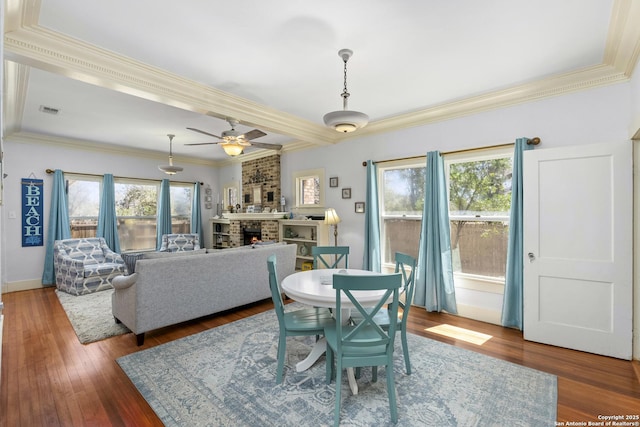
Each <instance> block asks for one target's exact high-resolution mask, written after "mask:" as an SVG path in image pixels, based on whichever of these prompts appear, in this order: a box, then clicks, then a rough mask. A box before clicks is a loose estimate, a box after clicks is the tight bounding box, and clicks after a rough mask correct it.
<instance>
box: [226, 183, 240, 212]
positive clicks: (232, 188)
mask: <svg viewBox="0 0 640 427" xmlns="http://www.w3.org/2000/svg"><path fill="white" fill-rule="evenodd" d="M223 191H224V193H223V194H224V197H223V199H224V201H223V203H224V207H225V209H229V207H230V206H232V207H235V206H236V205H237V204H238V203H240V201H239V200H238V183H237V182H230V183H228V184H225V186H224V190H223Z"/></svg>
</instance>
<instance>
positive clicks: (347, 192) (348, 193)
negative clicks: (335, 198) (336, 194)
mask: <svg viewBox="0 0 640 427" xmlns="http://www.w3.org/2000/svg"><path fill="white" fill-rule="evenodd" d="M342 198H343V199H350V198H351V188H350V187H349V188H343V189H342Z"/></svg>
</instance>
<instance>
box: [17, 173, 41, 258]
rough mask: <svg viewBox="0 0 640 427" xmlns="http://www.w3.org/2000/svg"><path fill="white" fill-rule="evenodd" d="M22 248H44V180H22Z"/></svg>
mask: <svg viewBox="0 0 640 427" xmlns="http://www.w3.org/2000/svg"><path fill="white" fill-rule="evenodd" d="M20 183H21V185H22V246H23V247H25V246H42V242H43V241H44V239H43V235H42V234H43V232H44V227H43V226H42V222H43V221H44V218H43V217H42V205H43V201H42V180H41V179H32V178H22V179H21V180H20Z"/></svg>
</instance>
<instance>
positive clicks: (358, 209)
mask: <svg viewBox="0 0 640 427" xmlns="http://www.w3.org/2000/svg"><path fill="white" fill-rule="evenodd" d="M356 213H364V202H356Z"/></svg>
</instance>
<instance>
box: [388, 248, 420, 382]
mask: <svg viewBox="0 0 640 427" xmlns="http://www.w3.org/2000/svg"><path fill="white" fill-rule="evenodd" d="M395 272H396V273H398V272H400V273H401V274H402V284H403V289H404V291H403V294H404V301H402V300H400V301H399V302H398V304H399V306H400V308H402V318H401V319H400V320H399V321H398V323H397V327H398V329H399V330H400V340H401V342H402V354H403V357H404V365H405V368H406V371H407V375H411V361H410V360H409V344H408V343H407V319H408V318H409V310H410V309H411V303H412V302H413V293H414V288H415V278H416V259H415V258H414V257H412V256H410V255H407V254H404V253H402V252H396V268H395ZM389 318H390V319H393V317H391V316H389Z"/></svg>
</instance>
